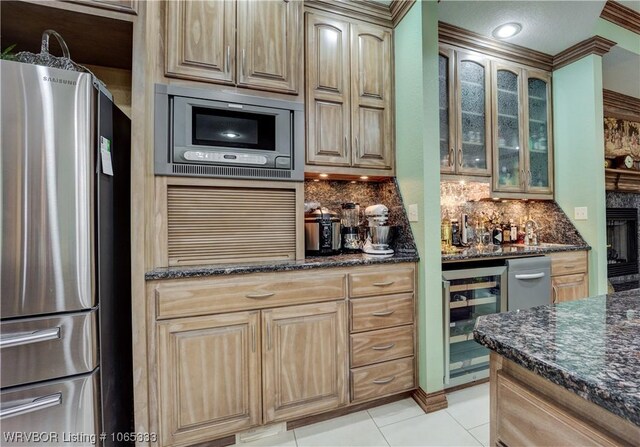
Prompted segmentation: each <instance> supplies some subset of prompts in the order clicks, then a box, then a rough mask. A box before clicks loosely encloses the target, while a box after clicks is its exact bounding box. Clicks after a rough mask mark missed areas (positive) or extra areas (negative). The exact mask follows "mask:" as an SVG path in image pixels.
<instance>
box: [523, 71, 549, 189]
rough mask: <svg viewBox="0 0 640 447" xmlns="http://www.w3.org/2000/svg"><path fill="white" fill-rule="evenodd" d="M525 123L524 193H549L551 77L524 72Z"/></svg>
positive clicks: (538, 73)
mask: <svg viewBox="0 0 640 447" xmlns="http://www.w3.org/2000/svg"><path fill="white" fill-rule="evenodd" d="M525 85H526V92H527V95H526V98H525V104H526V106H525V110H526V111H527V121H526V123H525V130H526V134H527V138H526V140H525V142H526V145H527V154H528V157H527V159H526V175H527V176H526V190H527V191H528V192H530V193H540V194H545V193H547V194H548V193H551V191H552V182H553V164H552V163H553V160H552V157H551V155H550V154H552V153H553V152H552V144H553V142H552V138H551V121H552V120H551V76H550V75H549V74H547V73H544V72H541V71H534V70H525Z"/></svg>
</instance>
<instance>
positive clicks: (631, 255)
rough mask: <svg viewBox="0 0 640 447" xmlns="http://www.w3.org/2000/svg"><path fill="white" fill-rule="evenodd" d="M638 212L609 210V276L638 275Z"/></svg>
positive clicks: (633, 210) (617, 209) (635, 210)
mask: <svg viewBox="0 0 640 447" xmlns="http://www.w3.org/2000/svg"><path fill="white" fill-rule="evenodd" d="M638 270H639V266H638V210H637V209H636V208H607V276H608V277H610V278H611V277H617V276H626V275H635V274H637V273H638Z"/></svg>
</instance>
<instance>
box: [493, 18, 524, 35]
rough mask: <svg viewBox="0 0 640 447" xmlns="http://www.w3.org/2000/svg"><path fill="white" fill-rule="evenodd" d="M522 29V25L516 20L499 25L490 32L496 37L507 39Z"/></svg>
mask: <svg viewBox="0 0 640 447" xmlns="http://www.w3.org/2000/svg"><path fill="white" fill-rule="evenodd" d="M520 31H522V25H520V24H519V23H516V22H511V23H505V24H504V25H500V26H499V27H497V28H496V29H494V30H493V32H492V33H491V34H492V35H493V37H495V38H496V39H508V38H510V37H513V36H515V35H516V34H518V33H519V32H520Z"/></svg>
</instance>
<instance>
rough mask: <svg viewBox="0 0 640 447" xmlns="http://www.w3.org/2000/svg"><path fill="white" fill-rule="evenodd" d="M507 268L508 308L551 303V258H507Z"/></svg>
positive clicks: (523, 307)
mask: <svg viewBox="0 0 640 447" xmlns="http://www.w3.org/2000/svg"><path fill="white" fill-rule="evenodd" d="M507 270H508V272H509V277H508V284H509V286H508V298H507V308H508V310H517V309H529V308H531V307H536V306H542V305H545V304H549V303H551V258H549V257H548V256H540V257H535V258H523V259H509V260H508V261H507Z"/></svg>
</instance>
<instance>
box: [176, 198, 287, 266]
mask: <svg viewBox="0 0 640 447" xmlns="http://www.w3.org/2000/svg"><path fill="white" fill-rule="evenodd" d="M167 207H168V208H167V213H168V247H167V248H168V253H169V265H186V264H206V263H223V262H248V261H260V260H262V261H266V260H286V259H295V254H296V195H295V190H289V189H258V188H222V187H220V188H219V187H202V186H198V187H194V186H168V187H167Z"/></svg>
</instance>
